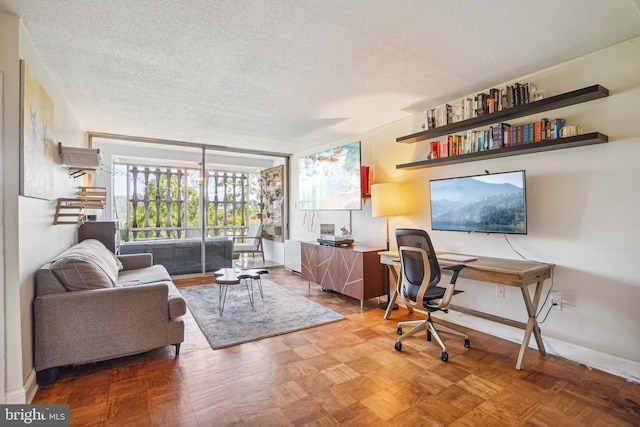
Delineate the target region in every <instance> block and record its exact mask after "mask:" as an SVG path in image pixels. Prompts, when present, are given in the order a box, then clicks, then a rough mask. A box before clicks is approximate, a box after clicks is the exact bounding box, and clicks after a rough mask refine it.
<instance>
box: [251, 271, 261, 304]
mask: <svg viewBox="0 0 640 427" xmlns="http://www.w3.org/2000/svg"><path fill="white" fill-rule="evenodd" d="M251 280H253V279H251ZM257 281H258V289H259V290H260V298H262V299H264V294H263V293H262V280H261V278H260V276H258V279H257Z"/></svg>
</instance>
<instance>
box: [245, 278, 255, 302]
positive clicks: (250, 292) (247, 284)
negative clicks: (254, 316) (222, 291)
mask: <svg viewBox="0 0 640 427" xmlns="http://www.w3.org/2000/svg"><path fill="white" fill-rule="evenodd" d="M243 280H244V284H245V286H246V287H247V293H248V294H249V302H250V303H251V307H254V302H253V280H252V279H243ZM249 283H251V288H249Z"/></svg>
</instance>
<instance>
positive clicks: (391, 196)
mask: <svg viewBox="0 0 640 427" xmlns="http://www.w3.org/2000/svg"><path fill="white" fill-rule="evenodd" d="M371 214H372V216H373V217H379V216H384V217H385V220H386V227H387V228H386V233H387V234H386V238H387V250H389V248H390V245H389V217H390V216H395V215H400V214H402V195H401V193H400V184H399V183H397V182H389V183H381V184H373V185H372V186H371ZM385 282H386V285H387V301H386V302H385V303H383V304H380V305H379V307H380V308H382V309H383V310H386V309H387V305H388V304H389V300H390V299H391V290H390V284H389V272H388V271H387V274H386V276H385ZM393 309H394V310H395V309H397V305H394V307H393Z"/></svg>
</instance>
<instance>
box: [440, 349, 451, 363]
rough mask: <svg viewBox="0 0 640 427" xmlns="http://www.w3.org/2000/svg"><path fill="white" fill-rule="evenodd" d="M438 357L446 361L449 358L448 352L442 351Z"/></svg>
mask: <svg viewBox="0 0 640 427" xmlns="http://www.w3.org/2000/svg"><path fill="white" fill-rule="evenodd" d="M440 359H442V361H443V362H446V361H447V360H449V353H447V352H446V351H443V352H442V354H441V355H440Z"/></svg>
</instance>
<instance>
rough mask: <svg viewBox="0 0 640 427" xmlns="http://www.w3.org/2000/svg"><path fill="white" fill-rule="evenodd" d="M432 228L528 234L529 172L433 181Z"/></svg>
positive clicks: (431, 184)
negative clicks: (527, 180) (526, 174)
mask: <svg viewBox="0 0 640 427" xmlns="http://www.w3.org/2000/svg"><path fill="white" fill-rule="evenodd" d="M429 192H430V195H429V198H430V202H431V228H432V229H433V230H444V231H466V232H479V233H503V234H527V203H526V200H527V196H526V177H525V171H514V172H501V173H486V174H484V175H474V176H465V177H458V178H446V179H436V180H431V181H429Z"/></svg>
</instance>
